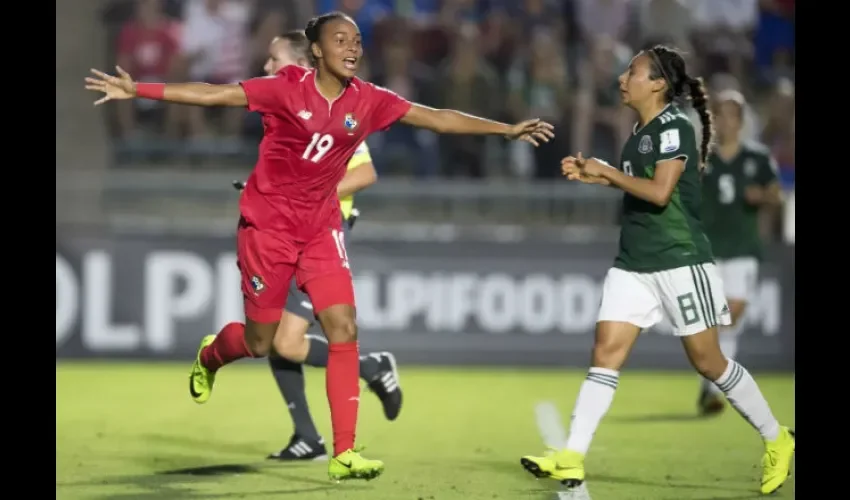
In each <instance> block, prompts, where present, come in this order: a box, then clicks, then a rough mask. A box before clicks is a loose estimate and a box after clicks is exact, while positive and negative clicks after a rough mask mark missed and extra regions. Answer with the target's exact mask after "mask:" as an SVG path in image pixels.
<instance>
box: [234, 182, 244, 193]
mask: <svg viewBox="0 0 850 500" xmlns="http://www.w3.org/2000/svg"><path fill="white" fill-rule="evenodd" d="M233 189H235V190H237V191H240V192H241V191H242V190H243V189H245V182H244V181H233Z"/></svg>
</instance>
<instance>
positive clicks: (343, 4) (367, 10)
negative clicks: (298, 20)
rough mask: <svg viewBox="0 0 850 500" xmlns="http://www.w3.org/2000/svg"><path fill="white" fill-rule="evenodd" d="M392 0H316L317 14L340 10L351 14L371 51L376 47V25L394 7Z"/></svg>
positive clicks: (368, 49)
mask: <svg viewBox="0 0 850 500" xmlns="http://www.w3.org/2000/svg"><path fill="white" fill-rule="evenodd" d="M394 7H395V6H394V5H393V2H392V1H391V0H316V14H317V15H320V14H325V13H327V12H331V11H335V10H338V11H340V12H344V13H346V14H348V15H349V16H351V18H352V19H354V21H355V22H356V23H357V26H358V27H359V28H360V36H361V40H362V42H363V48H364V49H365V50H366V51H369V52H371V51H372V50H373V49H374V44H373V42H374V40H375V37H374V32H375V30H374V27H375V24H376V23H378V22H380V21H381V20H382V19H384V18H385V17H387V16H389V15H391V14H392V13H393V9H394Z"/></svg>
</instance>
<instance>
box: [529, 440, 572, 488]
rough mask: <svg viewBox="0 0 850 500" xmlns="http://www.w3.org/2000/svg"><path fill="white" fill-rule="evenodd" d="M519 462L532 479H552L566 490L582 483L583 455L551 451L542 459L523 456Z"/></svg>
mask: <svg viewBox="0 0 850 500" xmlns="http://www.w3.org/2000/svg"><path fill="white" fill-rule="evenodd" d="M519 462H520V463H521V464H522V466H523V467H525V470H527V471H528V472H530V473H531V474H533V475H534V477H537V478H541V477H543V478H549V479H554V480H556V481H560V482H561V484H563V485H564V486H566V487H567V488H574V487H576V486H579V485H580V484H581V483H583V482H584V455H582V454H581V453H579V452H577V451H572V450H555V449H552V450H551V452H550V453H547V454H546V456H544V457H533V456H525V457H522V458H521V459H520V461H519Z"/></svg>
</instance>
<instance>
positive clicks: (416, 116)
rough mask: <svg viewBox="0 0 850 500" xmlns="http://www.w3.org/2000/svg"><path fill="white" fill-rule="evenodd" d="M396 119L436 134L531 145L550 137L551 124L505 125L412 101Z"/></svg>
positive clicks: (529, 121) (533, 122) (536, 120)
mask: <svg viewBox="0 0 850 500" xmlns="http://www.w3.org/2000/svg"><path fill="white" fill-rule="evenodd" d="M400 121H401V123H404V124H405V125H410V126H413V127H419V128H424V129H428V130H431V131H433V132H436V133H438V134H469V135H501V136H503V137H506V138H508V139H512V140H524V141H527V142H530V143H532V144H534V145H535V146H537V145H538V141H543V142H549V139H551V138H552V137H554V134H553V133H552V128H553V127H552V125H550V124H548V123H546V122H543V121H540V120H539V119H534V120H527V121H524V122H522V123H519V124H517V125H508V124H507V123H501V122H497V121H494V120H488V119H486V118H480V117H478V116H473V115H469V114H466V113H461V112H460V111H455V110H453V109H434V108H429V107H428V106H423V105H421V104H412V105H411V106H410V109H409V110H408V111H407V113H405V115H404V116H402V117H401V120H400Z"/></svg>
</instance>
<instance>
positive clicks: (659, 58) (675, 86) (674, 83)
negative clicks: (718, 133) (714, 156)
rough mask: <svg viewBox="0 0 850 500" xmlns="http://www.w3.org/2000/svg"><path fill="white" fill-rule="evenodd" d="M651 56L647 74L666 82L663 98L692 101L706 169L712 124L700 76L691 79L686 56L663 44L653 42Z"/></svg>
mask: <svg viewBox="0 0 850 500" xmlns="http://www.w3.org/2000/svg"><path fill="white" fill-rule="evenodd" d="M646 53H647V54H648V55H649V59H650V74H649V77H650V79H652V80H658V79H659V78H663V79H664V80H665V81H666V82H667V89H666V90H665V91H664V101H665V102H672V101H678V102H681V101H686V100H690V101H691V106H693V108H694V110H695V111H696V112H697V115H699V120H700V123H701V124H702V141H701V144H700V170H702V169H703V168H705V165H706V162H707V161H708V155H709V152H710V151H711V143H712V141H713V140H714V127H713V120H712V115H711V111H710V110H709V105H708V92H707V91H706V88H705V82H703V79H702V78H694V77H692V76H691V75H689V74H688V72H687V70H686V68H685V59H684V58H683V57H682V54H681V53H680V52H678V51H677V50H674V49H671V48H669V47H667V46H665V45H656V46H654V47H652V48H650V49H648V50H647V51H646Z"/></svg>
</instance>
